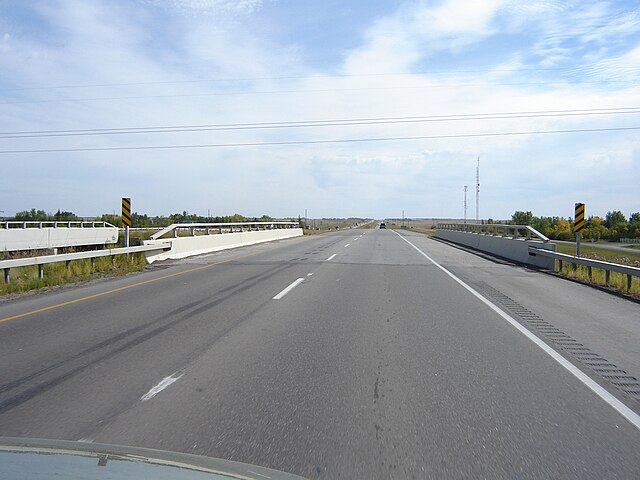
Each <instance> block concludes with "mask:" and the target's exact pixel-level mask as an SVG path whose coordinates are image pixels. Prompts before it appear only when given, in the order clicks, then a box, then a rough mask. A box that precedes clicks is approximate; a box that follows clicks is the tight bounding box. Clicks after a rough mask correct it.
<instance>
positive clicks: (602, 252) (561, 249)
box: [556, 243, 640, 267]
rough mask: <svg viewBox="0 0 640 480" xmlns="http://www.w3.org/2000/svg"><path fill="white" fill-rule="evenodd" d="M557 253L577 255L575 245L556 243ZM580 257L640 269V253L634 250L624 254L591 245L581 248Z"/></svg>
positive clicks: (619, 251)
mask: <svg viewBox="0 0 640 480" xmlns="http://www.w3.org/2000/svg"><path fill="white" fill-rule="evenodd" d="M556 246H557V252H558V253H565V254H567V255H575V254H576V247H575V245H570V244H568V243H556ZM580 256H581V257H584V258H590V259H592V260H600V261H602V262H611V263H619V264H620V265H629V266H631V267H640V252H635V251H633V250H631V251H629V252H623V251H621V250H611V249H608V248H600V247H593V246H591V245H584V244H583V245H582V246H581V247H580Z"/></svg>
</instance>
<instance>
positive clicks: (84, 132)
mask: <svg viewBox="0 0 640 480" xmlns="http://www.w3.org/2000/svg"><path fill="white" fill-rule="evenodd" d="M638 113H640V107H621V108H593V109H579V110H542V111H529V112H496V113H476V114H453V115H428V116H404V117H377V118H376V117H373V118H353V119H333V120H303V121H289V122H257V123H229V124H200V125H175V126H170V125H169V126H167V125H165V126H152V127H122V128H99V129H77V130H40V131H37V130H31V131H16V132H0V139H12V138H46V137H74V136H97V135H131V134H140V133H147V134H148V133H174V132H175V133H182V132H201V131H203V132H204V131H223V130H255V129H279V128H311V127H335V126H350V125H389V124H403V123H423V122H449V121H469V120H500V119H513V118H546V117H576V116H578V117H582V116H593V115H620V114H638Z"/></svg>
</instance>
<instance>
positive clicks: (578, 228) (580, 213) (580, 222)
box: [573, 203, 586, 257]
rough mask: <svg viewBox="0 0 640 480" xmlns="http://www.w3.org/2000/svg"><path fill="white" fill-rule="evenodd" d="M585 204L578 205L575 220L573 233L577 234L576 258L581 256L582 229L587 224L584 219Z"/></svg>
mask: <svg viewBox="0 0 640 480" xmlns="http://www.w3.org/2000/svg"><path fill="white" fill-rule="evenodd" d="M585 207H586V206H585V204H584V203H576V214H575V217H574V219H573V231H574V232H575V234H576V256H577V257H579V256H580V239H581V237H582V233H580V232H582V229H583V228H584V225H585V223H586V221H585V219H584V211H585Z"/></svg>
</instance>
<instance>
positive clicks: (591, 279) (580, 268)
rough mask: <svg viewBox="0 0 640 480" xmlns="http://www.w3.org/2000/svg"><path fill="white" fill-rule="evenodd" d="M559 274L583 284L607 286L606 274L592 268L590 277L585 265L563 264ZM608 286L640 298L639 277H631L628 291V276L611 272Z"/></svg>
mask: <svg viewBox="0 0 640 480" xmlns="http://www.w3.org/2000/svg"><path fill="white" fill-rule="evenodd" d="M558 273H560V274H561V275H563V276H565V277H567V278H573V279H576V280H580V281H581V282H587V283H592V284H594V285H600V286H607V285H606V279H605V272H604V270H602V269H599V268H592V269H591V276H589V269H588V267H586V266H584V265H569V264H567V263H564V262H563V265H562V270H561V271H560V272H558ZM608 286H609V287H610V288H613V289H615V290H618V291H620V292H623V293H628V294H631V295H634V296H640V278H638V277H631V288H630V289H629V290H627V276H626V275H625V274H622V273H617V272H611V273H610V278H609V285H608Z"/></svg>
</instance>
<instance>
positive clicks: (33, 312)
mask: <svg viewBox="0 0 640 480" xmlns="http://www.w3.org/2000/svg"><path fill="white" fill-rule="evenodd" d="M258 253H261V252H254V253H250V254H248V255H242V256H240V257H235V258H230V259H229V260H223V261H221V262H215V263H210V264H208V265H204V266H202V267H195V268H190V269H189V270H183V271H182V272H176V273H171V274H169V275H164V276H162V277H157V278H151V279H149V280H144V281H142V282H138V283H133V284H131V285H126V286H124V287H118V288H114V289H113V290H107V291H106V292H101V293H94V294H93V295H88V296H86V297H82V298H76V299H75V300H69V301H68V302H62V303H58V304H56V305H50V306H48V307H44V308H39V309H37V310H32V311H30V312H25V313H19V314H18V315H12V316H11V317H6V318H0V323H4V322H8V321H9V320H15V319H16V318H21V317H26V316H28V315H33V314H35V313H40V312H46V311H47V310H53V309H54V308H59V307H64V306H66V305H72V304H74V303H78V302H84V301H85V300H90V299H92V298H97V297H102V296H104V295H110V294H112V293H116V292H120V291H122V290H128V289H129V288H133V287H139V286H140V285H145V284H147V283H153V282H157V281H159V280H164V279H167V278H171V277H177V276H178V275H184V274H185V273H190V272H195V271H197V270H204V269H205V268H211V267H215V266H216V265H221V264H223V263H229V262H233V261H234V260H240V259H241V258H247V257H251V256H252V255H257V254H258Z"/></svg>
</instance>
